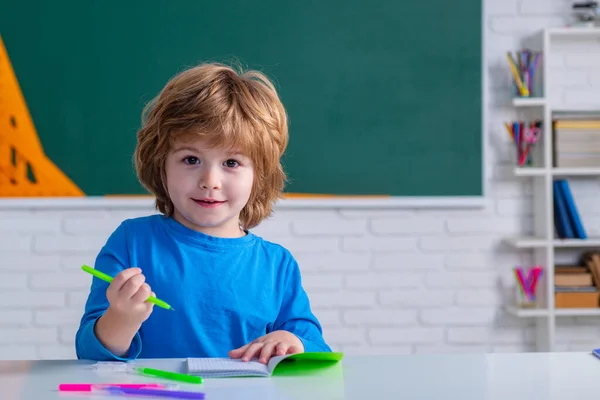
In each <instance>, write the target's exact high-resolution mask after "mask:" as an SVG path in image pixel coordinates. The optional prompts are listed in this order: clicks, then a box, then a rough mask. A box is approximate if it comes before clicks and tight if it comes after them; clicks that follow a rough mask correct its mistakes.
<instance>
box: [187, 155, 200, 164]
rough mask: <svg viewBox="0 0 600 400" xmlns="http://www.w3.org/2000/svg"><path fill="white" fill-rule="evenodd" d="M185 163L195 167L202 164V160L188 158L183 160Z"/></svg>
mask: <svg viewBox="0 0 600 400" xmlns="http://www.w3.org/2000/svg"><path fill="white" fill-rule="evenodd" d="M183 162H184V163H186V164H188V165H195V164H198V163H199V162H200V160H198V158H196V157H186V158H184V159H183Z"/></svg>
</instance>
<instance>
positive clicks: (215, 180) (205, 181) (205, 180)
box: [199, 169, 221, 190]
mask: <svg viewBox="0 0 600 400" xmlns="http://www.w3.org/2000/svg"><path fill="white" fill-rule="evenodd" d="M199 186H200V187H201V188H202V189H209V190H210V189H221V179H220V178H219V174H218V173H217V172H216V171H213V170H212V169H211V170H208V171H206V173H204V174H203V175H202V178H201V179H200V185H199Z"/></svg>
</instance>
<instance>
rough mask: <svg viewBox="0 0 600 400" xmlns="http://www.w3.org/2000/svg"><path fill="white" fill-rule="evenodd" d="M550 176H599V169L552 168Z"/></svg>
mask: <svg viewBox="0 0 600 400" xmlns="http://www.w3.org/2000/svg"><path fill="white" fill-rule="evenodd" d="M551 173H552V176H594V175H598V176H600V167H577V168H552V170H551Z"/></svg>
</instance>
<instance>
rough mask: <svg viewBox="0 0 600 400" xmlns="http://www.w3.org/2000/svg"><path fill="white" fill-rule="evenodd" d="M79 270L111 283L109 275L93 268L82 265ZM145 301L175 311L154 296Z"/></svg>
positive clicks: (111, 279)
mask: <svg viewBox="0 0 600 400" xmlns="http://www.w3.org/2000/svg"><path fill="white" fill-rule="evenodd" d="M81 269H82V270H84V271H85V272H87V273H90V274H92V275H94V276H95V277H96V278H98V279H102V280H103V281H104V282H108V283H110V282H112V281H113V279H114V278H113V277H112V276H110V275H106V274H105V273H104V272H100V271H98V270H97V269H94V268H91V267H88V266H87V265H82V266H81ZM147 301H149V302H150V303H152V304H156V305H157V306H159V307H161V308H164V309H166V310H171V311H175V309H174V308H173V307H171V306H170V305H169V304H167V303H165V302H164V301H162V300H159V299H157V298H156V297H154V296H150V297H148V300H147Z"/></svg>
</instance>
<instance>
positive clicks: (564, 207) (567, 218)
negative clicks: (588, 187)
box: [552, 179, 587, 239]
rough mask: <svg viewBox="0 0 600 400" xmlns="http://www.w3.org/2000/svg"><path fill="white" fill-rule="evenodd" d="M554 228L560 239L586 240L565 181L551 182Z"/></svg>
mask: <svg viewBox="0 0 600 400" xmlns="http://www.w3.org/2000/svg"><path fill="white" fill-rule="evenodd" d="M552 189H553V190H552V192H553V194H554V195H553V198H554V207H553V208H554V227H555V229H556V234H557V236H558V237H559V238H560V239H587V233H586V231H585V228H584V227H583V223H582V222H581V216H580V215H579V211H578V209H577V205H576V204H575V200H574V199H573V194H572V193H571V189H570V187H569V182H567V180H566V179H555V180H554V182H553V188H552Z"/></svg>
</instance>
